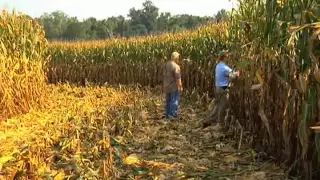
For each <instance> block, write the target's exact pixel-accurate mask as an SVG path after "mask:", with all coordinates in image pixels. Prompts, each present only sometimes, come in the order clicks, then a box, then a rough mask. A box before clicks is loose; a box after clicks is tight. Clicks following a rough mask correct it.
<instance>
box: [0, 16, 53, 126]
mask: <svg viewBox="0 0 320 180" xmlns="http://www.w3.org/2000/svg"><path fill="white" fill-rule="evenodd" d="M46 47H47V41H46V40H45V38H44V31H43V29H42V27H41V26H40V25H39V24H37V23H36V22H35V21H33V20H32V19H31V18H29V17H27V16H25V15H22V14H17V13H15V12H13V13H8V12H6V11H2V12H1V14H0V99H1V101H0V120H3V119H6V118H7V117H10V116H12V115H17V114H21V113H26V112H28V111H29V110H30V109H37V108H39V107H42V106H43V105H44V104H45V103H43V102H44V101H43V100H44V99H43V97H44V93H45V92H44V91H43V90H44V86H45V84H46V79H45V73H44V71H43V65H44V62H45V50H46Z"/></svg>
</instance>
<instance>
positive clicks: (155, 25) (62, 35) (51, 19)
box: [37, 0, 228, 40]
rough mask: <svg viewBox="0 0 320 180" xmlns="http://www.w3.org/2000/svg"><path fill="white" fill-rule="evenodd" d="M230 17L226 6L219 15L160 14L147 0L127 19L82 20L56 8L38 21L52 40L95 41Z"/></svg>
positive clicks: (183, 28) (131, 11) (118, 17)
mask: <svg viewBox="0 0 320 180" xmlns="http://www.w3.org/2000/svg"><path fill="white" fill-rule="evenodd" d="M227 18H228V12H227V11H226V10H224V9H222V10H220V11H219V12H218V13H217V14H216V15H213V16H206V17H200V16H194V15H188V14H182V15H171V14H170V13H169V12H164V13H159V8H158V7H156V6H155V5H154V3H153V2H152V1H150V0H146V1H145V2H144V3H143V4H142V9H135V8H131V9H130V10H129V13H128V17H127V18H125V17H124V16H117V17H114V16H113V17H109V18H107V19H103V20H97V19H96V18H94V17H90V18H87V19H85V20H83V21H80V20H79V19H78V18H77V17H69V16H68V15H67V14H65V13H64V12H62V11H55V12H52V13H50V14H49V13H44V14H43V15H41V16H40V17H39V18H37V20H38V21H39V22H40V24H41V25H42V26H43V27H44V30H45V33H46V38H47V39H49V40H93V39H105V38H112V37H119V36H121V37H131V36H142V35H148V34H149V35H150V34H159V33H163V32H177V31H181V30H185V29H191V28H195V27H197V26H198V25H201V24H205V23H208V22H209V21H223V20H226V19H227Z"/></svg>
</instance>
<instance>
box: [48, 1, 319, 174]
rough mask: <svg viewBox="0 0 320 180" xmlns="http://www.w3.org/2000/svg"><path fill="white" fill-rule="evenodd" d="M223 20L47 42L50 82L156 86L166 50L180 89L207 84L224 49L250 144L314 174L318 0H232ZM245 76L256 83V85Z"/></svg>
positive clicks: (208, 87) (238, 113)
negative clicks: (176, 65)
mask: <svg viewBox="0 0 320 180" xmlns="http://www.w3.org/2000/svg"><path fill="white" fill-rule="evenodd" d="M238 2H239V8H237V9H233V11H232V13H231V20H230V21H228V22H227V23H226V24H213V25H207V26H203V27H201V28H199V29H198V30H195V31H186V32H182V33H180V34H173V35H171V34H165V35H161V36H156V37H144V38H132V39H114V40H108V41H105V42H104V41H98V42H72V43H70V42H69V43H67V42H53V43H51V46H50V49H49V54H50V55H51V58H52V60H51V62H50V66H49V70H48V79H49V81H50V82H51V83H56V82H66V81H69V82H74V83H81V84H85V82H86V81H89V82H94V83H98V84H100V83H105V82H107V83H110V84H114V83H120V84H135V83H139V84H141V85H147V86H156V85H159V84H160V83H161V66H162V64H163V62H164V61H165V60H166V59H167V57H169V55H170V53H171V52H172V51H178V52H180V53H181V54H182V58H183V59H190V61H182V62H181V66H182V71H183V83H184V86H185V88H187V89H193V88H196V89H199V90H200V91H202V92H207V91H212V89H213V88H212V85H213V84H212V82H213V79H212V74H213V72H212V69H213V67H214V64H215V63H216V61H215V58H216V56H217V54H218V52H219V51H220V50H222V49H225V48H228V49H230V50H232V52H233V56H232V62H231V64H232V65H235V66H236V68H237V69H240V70H241V74H242V76H241V77H242V78H240V79H239V80H238V81H237V82H236V83H235V87H236V88H234V89H235V90H234V91H232V94H231V97H232V99H233V102H235V103H233V106H234V107H233V111H234V113H235V115H236V117H237V118H238V119H239V120H240V122H241V124H242V125H243V126H244V127H245V128H246V129H247V130H248V131H250V132H251V136H252V144H253V146H255V147H256V148H259V149H260V150H262V151H265V152H267V153H269V154H271V155H272V156H273V157H274V158H275V159H277V160H279V162H285V163H286V164H287V165H288V166H289V167H290V168H291V170H292V172H296V173H298V174H302V175H303V178H304V179H311V177H314V176H317V177H319V173H317V175H315V174H314V172H315V171H316V169H318V168H319V160H320V154H319V153H318V152H319V150H320V135H319V134H315V133H313V131H311V130H310V129H309V127H310V126H311V125H312V124H314V123H316V122H319V121H320V119H319V117H320V114H319V113H320V109H319V108H320V104H319V101H318V100H317V99H318V98H319V95H320V94H319V93H320V89H319V88H320V87H319V81H318V80H319V79H320V77H319V70H318V64H319V57H320V51H319V49H320V43H319V41H320V38H319V37H320V35H319V34H320V23H319V20H320V8H319V0H279V1H275V0H268V1H262V0H240V1H238ZM253 84H261V85H262V86H261V88H260V89H259V90H257V91H252V90H250V86H251V85H253Z"/></svg>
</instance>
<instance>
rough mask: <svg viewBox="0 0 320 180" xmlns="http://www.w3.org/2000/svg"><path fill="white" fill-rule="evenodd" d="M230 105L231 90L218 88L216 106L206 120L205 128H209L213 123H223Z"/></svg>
mask: <svg viewBox="0 0 320 180" xmlns="http://www.w3.org/2000/svg"><path fill="white" fill-rule="evenodd" d="M229 105H230V104H229V89H227V88H225V87H216V93H215V106H214V107H213V109H212V110H211V112H210V114H209V116H208V117H207V118H206V119H205V121H204V126H208V125H209V124H211V123H213V122H221V121H222V120H223V118H224V116H225V112H226V110H227V109H228V108H229Z"/></svg>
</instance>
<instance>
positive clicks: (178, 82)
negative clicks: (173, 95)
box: [174, 67, 182, 91]
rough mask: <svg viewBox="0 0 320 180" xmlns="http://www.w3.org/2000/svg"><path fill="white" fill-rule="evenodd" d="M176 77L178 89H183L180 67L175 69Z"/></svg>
mask: <svg viewBox="0 0 320 180" xmlns="http://www.w3.org/2000/svg"><path fill="white" fill-rule="evenodd" d="M174 77H175V78H176V84H177V87H178V90H180V91H181V90H182V81H181V72H180V67H176V68H175V69H174Z"/></svg>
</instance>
